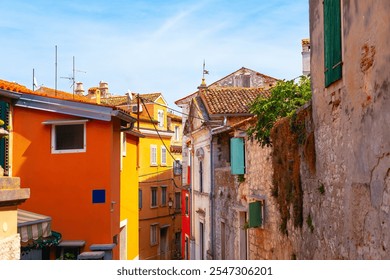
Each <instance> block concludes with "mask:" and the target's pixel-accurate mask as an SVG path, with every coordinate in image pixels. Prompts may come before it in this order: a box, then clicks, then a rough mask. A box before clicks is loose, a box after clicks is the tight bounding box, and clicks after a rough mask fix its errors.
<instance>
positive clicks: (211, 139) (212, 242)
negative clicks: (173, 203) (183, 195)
mask: <svg viewBox="0 0 390 280" xmlns="http://www.w3.org/2000/svg"><path fill="white" fill-rule="evenodd" d="M210 167H211V170H210V208H211V211H210V213H211V232H210V237H211V250H212V252H211V253H212V259H215V238H214V237H215V236H214V235H215V231H214V228H215V225H214V224H215V207H214V160H213V135H212V134H211V135H210Z"/></svg>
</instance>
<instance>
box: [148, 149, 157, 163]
mask: <svg viewBox="0 0 390 280" xmlns="http://www.w3.org/2000/svg"><path fill="white" fill-rule="evenodd" d="M150 165H151V166H157V146H156V145H150Z"/></svg>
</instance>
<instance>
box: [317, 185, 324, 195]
mask: <svg viewBox="0 0 390 280" xmlns="http://www.w3.org/2000/svg"><path fill="white" fill-rule="evenodd" d="M318 192H319V193H320V194H325V186H324V184H322V183H321V185H320V186H319V187H318Z"/></svg>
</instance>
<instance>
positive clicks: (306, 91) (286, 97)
mask: <svg viewBox="0 0 390 280" xmlns="http://www.w3.org/2000/svg"><path fill="white" fill-rule="evenodd" d="M310 98H311V86H310V79H309V78H308V77H306V76H301V77H300V80H299V82H298V83H295V82H294V80H290V81H285V80H283V81H279V82H278V83H277V84H276V86H275V87H273V88H272V89H271V95H270V97H264V96H259V97H258V98H256V99H255V101H254V102H253V103H252V104H251V105H250V112H251V113H252V114H254V115H255V116H257V123H256V125H255V126H254V127H251V128H249V129H248V131H247V132H248V135H249V136H251V137H254V138H255V139H256V140H257V141H258V142H259V143H260V144H261V146H271V138H270V133H271V129H272V127H273V126H274V124H275V122H276V121H277V120H279V119H280V118H283V117H286V116H292V115H293V114H294V112H295V111H296V109H298V108H299V107H301V106H302V105H304V104H305V103H306V102H307V101H308V100H310Z"/></svg>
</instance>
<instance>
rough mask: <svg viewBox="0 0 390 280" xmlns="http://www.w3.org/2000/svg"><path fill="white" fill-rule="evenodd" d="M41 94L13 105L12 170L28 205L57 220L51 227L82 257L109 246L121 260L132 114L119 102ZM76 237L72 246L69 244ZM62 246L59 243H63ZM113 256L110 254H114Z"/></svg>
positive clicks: (27, 95) (31, 94)
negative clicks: (123, 177) (126, 137)
mask: <svg viewBox="0 0 390 280" xmlns="http://www.w3.org/2000/svg"><path fill="white" fill-rule="evenodd" d="M73 98H74V97H72V96H71V95H70V96H69V97H64V96H61V97H58V96H55V97H51V96H46V95H45V94H40V93H37V92H29V93H21V94H20V96H19V98H18V99H17V101H16V102H15V103H14V104H13V106H12V142H13V143H17V145H16V144H15V145H13V146H12V153H11V154H12V156H11V158H12V164H11V166H10V173H12V176H17V177H20V178H21V180H22V183H23V185H25V186H28V187H29V188H30V189H31V199H30V200H29V201H28V203H25V204H23V209H25V210H28V211H32V212H38V213H44V214H45V215H48V216H50V217H51V218H52V225H51V226H52V229H53V230H55V231H58V232H60V233H61V235H62V241H63V243H64V244H66V241H69V242H68V244H70V245H72V244H73V245H74V244H76V245H77V246H78V247H76V248H71V247H58V248H57V250H56V252H55V250H52V251H51V255H50V258H51V259H53V258H58V257H59V254H60V251H61V249H62V253H63V251H64V249H65V250H67V249H69V250H70V249H77V252H76V253H75V251H71V252H72V253H74V254H78V253H81V252H84V251H89V250H90V249H91V245H94V244H95V245H96V244H98V245H107V244H110V245H112V247H113V249H112V258H113V259H119V248H120V246H119V243H120V168H121V166H120V165H121V136H120V134H121V131H125V130H129V129H131V128H132V124H133V123H134V122H135V119H134V118H132V117H130V115H129V114H127V113H125V112H123V111H122V110H119V109H117V108H115V107H110V106H102V105H97V104H91V103H88V101H86V100H82V99H80V100H75V99H73ZM72 242H73V243H72ZM60 244H61V243H60ZM110 253H111V252H110Z"/></svg>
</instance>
